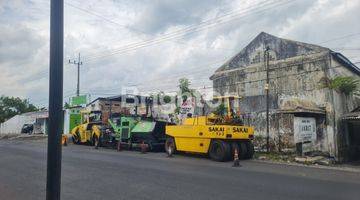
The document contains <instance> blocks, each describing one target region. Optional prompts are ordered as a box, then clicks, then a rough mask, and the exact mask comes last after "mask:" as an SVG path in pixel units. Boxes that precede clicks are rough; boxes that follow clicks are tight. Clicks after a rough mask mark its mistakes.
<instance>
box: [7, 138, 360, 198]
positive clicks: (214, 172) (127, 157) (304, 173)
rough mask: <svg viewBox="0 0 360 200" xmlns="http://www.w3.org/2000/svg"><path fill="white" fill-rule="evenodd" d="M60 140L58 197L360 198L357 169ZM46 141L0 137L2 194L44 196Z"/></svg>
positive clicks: (24, 196)
mask: <svg viewBox="0 0 360 200" xmlns="http://www.w3.org/2000/svg"><path fill="white" fill-rule="evenodd" d="M241 164H242V167H240V168H234V167H231V165H232V163H231V162H230V163H218V162H213V161H210V160H208V159H206V158H198V157H188V156H183V155H176V156H175V157H173V158H167V157H166V156H165V154H163V153H147V154H140V153H139V152H128V151H123V152H116V151H114V150H110V149H99V150H95V149H93V148H92V147H89V146H78V145H69V146H67V147H64V148H63V165H62V191H61V193H62V199H71V200H72V199H86V200H90V199H107V200H109V199H116V200H119V199H152V200H153V199H171V200H177V199H184V200H189V199H196V200H199V199H206V200H209V199H226V200H228V199H246V200H257V199H261V200H264V199H266V200H269V199H276V200H281V199H286V200H289V199H316V200H322V199H326V200H331V199H334V200H344V199H354V200H355V199H356V200H358V199H360V174H359V173H354V172H344V171H338V170H328V169H315V168H308V167H299V166H287V165H278V164H268V163H262V162H257V161H243V162H241ZM45 182H46V143H45V142H41V141H36V142H29V141H0V199H9V200H12V199H45Z"/></svg>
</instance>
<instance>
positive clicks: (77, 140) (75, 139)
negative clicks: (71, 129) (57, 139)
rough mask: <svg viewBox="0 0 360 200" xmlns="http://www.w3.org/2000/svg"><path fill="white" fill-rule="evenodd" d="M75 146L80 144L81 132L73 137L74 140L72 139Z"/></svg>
mask: <svg viewBox="0 0 360 200" xmlns="http://www.w3.org/2000/svg"><path fill="white" fill-rule="evenodd" d="M72 141H73V143H74V144H80V134H79V132H76V135H73V139H72Z"/></svg>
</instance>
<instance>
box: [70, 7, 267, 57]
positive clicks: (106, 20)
mask: <svg viewBox="0 0 360 200" xmlns="http://www.w3.org/2000/svg"><path fill="white" fill-rule="evenodd" d="M267 1H269V0H266V1H262V2H259V3H258V4H257V5H256V6H259V5H262V4H264V3H265V2H267ZM71 6H72V7H74V8H77V9H79V10H81V11H84V12H86V13H88V14H92V15H94V16H97V17H99V18H101V19H103V20H105V22H110V23H112V24H115V25H118V26H120V27H125V28H129V26H125V25H123V24H119V23H117V22H114V21H113V20H110V19H108V18H106V17H104V16H101V15H100V14H97V13H94V12H89V11H88V10H85V9H82V8H79V7H76V6H74V5H71ZM252 7H255V6H252ZM247 9H248V8H247ZM237 11H239V10H232V11H231V12H228V13H226V14H224V15H222V16H220V17H225V16H228V15H231V14H233V13H236V12H237ZM240 11H242V10H240ZM218 19H219V17H216V18H212V19H209V20H205V21H202V22H200V23H198V24H194V25H190V26H187V27H185V28H183V29H180V30H176V31H173V32H170V33H166V34H163V35H161V36H159V37H158V38H160V37H164V36H168V35H172V34H174V33H179V32H181V31H182V30H185V29H189V28H192V27H196V26H198V25H201V24H204V23H206V22H208V21H211V20H218ZM132 30H133V31H136V32H139V33H142V34H145V35H148V34H147V33H145V32H144V31H142V30H140V29H132ZM153 39H154V38H153ZM150 40H152V39H150ZM145 41H146V40H145ZM145 41H143V42H145ZM177 42H178V43H181V42H179V41H177ZM131 44H134V43H130V44H128V45H131ZM182 44H183V43H182ZM126 46H127V45H126ZM121 48H123V47H121ZM103 53H107V51H106V52H103ZM97 54H101V53H95V54H90V55H88V56H93V55H97Z"/></svg>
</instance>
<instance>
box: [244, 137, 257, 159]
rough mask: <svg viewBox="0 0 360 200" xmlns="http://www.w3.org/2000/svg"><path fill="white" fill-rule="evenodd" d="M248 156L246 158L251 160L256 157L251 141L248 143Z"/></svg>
mask: <svg viewBox="0 0 360 200" xmlns="http://www.w3.org/2000/svg"><path fill="white" fill-rule="evenodd" d="M246 149H247V154H246V156H245V158H246V159H251V158H253V156H254V152H255V151H254V144H253V143H252V142H251V141H248V142H246Z"/></svg>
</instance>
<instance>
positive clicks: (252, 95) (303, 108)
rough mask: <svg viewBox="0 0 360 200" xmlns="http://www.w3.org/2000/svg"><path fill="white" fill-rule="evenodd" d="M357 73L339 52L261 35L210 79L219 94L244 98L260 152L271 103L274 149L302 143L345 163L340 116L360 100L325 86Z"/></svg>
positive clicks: (243, 107) (247, 120)
mask: <svg viewBox="0 0 360 200" xmlns="http://www.w3.org/2000/svg"><path fill="white" fill-rule="evenodd" d="M266 49H268V50H266ZM267 51H268V52H269V55H268V59H267V56H266V55H267V54H266V53H265V52H267ZM267 60H269V64H268V65H267V64H266V61H267ZM359 75H360V69H359V68H357V67H356V66H355V65H354V64H352V63H351V62H350V61H349V60H348V59H347V58H346V57H344V56H343V55H342V54H340V53H337V52H334V51H332V50H330V49H328V48H325V47H321V46H317V45H312V44H307V43H302V42H297V41H292V40H287V39H282V38H278V37H276V36H273V35H270V34H267V33H264V32H262V33H260V34H259V35H258V36H257V37H256V38H255V39H254V40H252V41H251V42H250V43H249V44H248V45H247V46H246V47H245V48H244V49H243V50H241V51H240V52H239V53H238V54H236V55H235V56H234V57H233V58H231V59H230V60H229V61H228V62H226V63H225V64H223V65H222V66H221V67H220V68H219V69H217V70H216V71H215V73H214V74H213V75H212V76H211V77H210V79H211V80H212V81H213V87H214V93H215V95H238V96H240V97H242V99H241V100H240V110H241V113H242V116H243V118H244V121H245V123H247V124H249V125H252V126H254V127H255V130H256V134H257V136H258V137H257V138H258V140H256V141H255V142H256V144H257V146H258V148H264V146H265V140H264V139H266V138H267V131H266V127H267V123H266V104H267V102H268V103H269V108H270V109H269V118H270V120H269V121H270V123H269V126H270V131H269V136H270V146H271V148H272V149H278V150H282V151H284V150H294V149H296V148H297V144H300V145H301V149H302V151H321V152H324V153H328V154H329V155H330V156H333V157H335V158H337V159H341V153H342V148H343V147H342V146H341V145H339V144H341V140H342V138H344V135H343V132H342V131H341V127H340V118H341V116H342V115H343V114H344V113H347V112H349V111H351V110H353V109H354V108H355V107H357V106H358V105H359V103H360V102H359V99H358V98H356V97H355V96H353V95H347V96H345V95H344V94H342V93H340V92H337V91H335V90H332V89H329V88H328V87H324V86H325V85H326V83H327V82H328V81H329V80H331V79H332V78H334V77H336V76H353V77H359ZM267 77H268V78H269V96H268V98H267V96H266V88H265V87H266V82H267ZM359 153H360V152H359Z"/></svg>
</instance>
